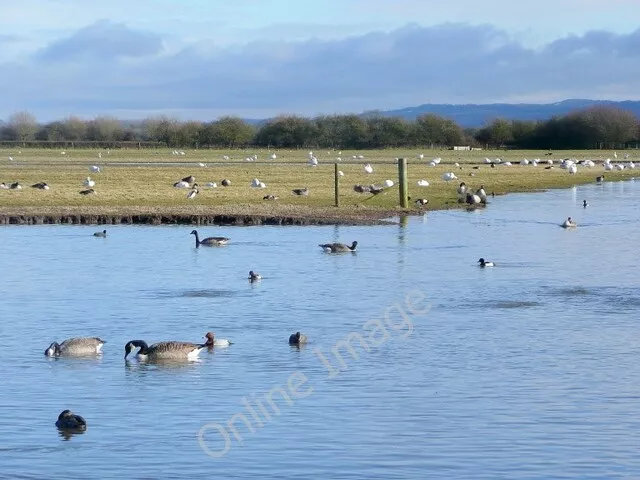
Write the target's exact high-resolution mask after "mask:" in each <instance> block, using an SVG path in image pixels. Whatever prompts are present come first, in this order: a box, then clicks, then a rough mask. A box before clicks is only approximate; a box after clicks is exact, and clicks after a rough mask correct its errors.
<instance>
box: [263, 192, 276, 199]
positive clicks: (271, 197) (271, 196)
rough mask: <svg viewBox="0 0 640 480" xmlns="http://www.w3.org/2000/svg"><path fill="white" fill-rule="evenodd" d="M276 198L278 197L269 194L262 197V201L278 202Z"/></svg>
mask: <svg viewBox="0 0 640 480" xmlns="http://www.w3.org/2000/svg"><path fill="white" fill-rule="evenodd" d="M278 198H279V197H278V196H277V195H273V194H271V193H270V194H269V195H265V196H264V197H262V199H263V200H278Z"/></svg>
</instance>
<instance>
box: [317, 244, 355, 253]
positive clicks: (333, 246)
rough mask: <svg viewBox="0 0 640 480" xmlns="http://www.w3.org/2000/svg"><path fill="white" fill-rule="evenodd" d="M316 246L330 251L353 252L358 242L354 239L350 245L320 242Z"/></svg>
mask: <svg viewBox="0 0 640 480" xmlns="http://www.w3.org/2000/svg"><path fill="white" fill-rule="evenodd" d="M318 246H319V247H322V248H323V249H324V250H326V251H327V252H330V253H341V252H355V250H356V247H357V246H358V242H356V241H354V242H353V243H352V244H351V246H349V245H345V244H344V243H321V244H320V245H318Z"/></svg>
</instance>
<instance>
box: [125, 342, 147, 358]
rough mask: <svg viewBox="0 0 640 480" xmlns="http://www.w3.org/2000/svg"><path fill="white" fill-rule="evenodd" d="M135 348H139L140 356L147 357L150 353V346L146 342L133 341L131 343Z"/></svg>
mask: <svg viewBox="0 0 640 480" xmlns="http://www.w3.org/2000/svg"><path fill="white" fill-rule="evenodd" d="M129 343H130V344H131V345H133V346H134V347H139V348H140V351H139V352H138V353H139V354H140V355H146V354H147V352H148V351H149V345H147V342H145V341H144V340H131V341H130V342H129Z"/></svg>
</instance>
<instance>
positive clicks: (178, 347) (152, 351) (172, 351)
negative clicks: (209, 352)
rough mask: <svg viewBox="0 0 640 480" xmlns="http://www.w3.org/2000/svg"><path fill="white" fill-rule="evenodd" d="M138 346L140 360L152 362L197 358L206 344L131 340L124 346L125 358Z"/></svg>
mask: <svg viewBox="0 0 640 480" xmlns="http://www.w3.org/2000/svg"><path fill="white" fill-rule="evenodd" d="M136 348H139V349H140V350H138V353H137V354H136V356H137V357H138V359H139V360H148V361H151V362H156V361H162V360H196V359H197V358H198V355H199V354H200V351H201V350H202V349H204V348H205V345H202V344H197V343H190V342H175V341H172V342H158V343H154V344H153V345H151V346H149V345H147V342H145V341H144V340H131V341H130V342H129V343H127V344H126V345H125V347H124V358H125V359H126V358H127V356H128V355H129V354H130V353H131V352H132V351H133V350H135V349H136Z"/></svg>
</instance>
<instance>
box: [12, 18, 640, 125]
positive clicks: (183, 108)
mask: <svg viewBox="0 0 640 480" xmlns="http://www.w3.org/2000/svg"><path fill="white" fill-rule="evenodd" d="M87 28H89V27H87ZM87 28H85V29H81V30H79V31H78V32H76V33H75V34H73V35H71V36H68V37H65V38H63V39H60V40H56V41H54V42H52V43H51V44H50V45H49V46H48V47H46V49H45V50H44V53H45V55H44V57H45V58H48V59H50V60H52V59H55V60H56V62H43V61H42V60H41V58H42V57H43V53H42V52H41V53H39V54H37V55H35V56H34V57H32V58H31V59H30V60H29V61H27V62H24V63H22V64H16V63H14V64H12V65H5V66H4V67H3V70H4V71H7V70H8V69H9V71H12V72H14V73H13V75H10V76H3V77H0V88H2V91H3V92H4V93H5V98H6V99H7V101H6V102H3V107H4V109H5V110H4V111H0V117H2V116H4V117H6V116H8V115H9V114H10V113H11V112H12V111H15V110H28V111H31V112H32V113H34V114H35V115H36V116H37V117H38V118H39V119H41V120H42V119H45V120H48V119H53V118H60V117H62V116H65V115H69V114H79V115H98V114H115V112H131V114H135V116H138V117H143V116H146V115H153V114H157V113H161V112H167V113H169V112H171V113H174V114H178V115H179V116H180V117H182V118H185V119H186V118H200V119H210V118H212V117H215V116H218V115H221V114H239V115H242V116H247V117H254V118H256V117H257V118H260V117H265V116H269V115H273V114H277V113H280V112H287V113H299V114H303V115H315V114H318V113H334V112H347V111H353V112H360V111H364V110H371V109H389V108H398V107H404V106H411V105H417V104H422V103H471V102H473V103H484V102H494V101H511V102H514V101H520V100H522V101H526V100H527V99H537V100H538V101H541V102H544V101H557V100H561V99H563V98H570V97H573V98H575V97H581V98H610V99H619V98H621V97H627V98H638V95H639V93H638V92H637V88H636V85H637V78H638V76H639V75H640V61H638V60H639V59H640V48H639V47H640V30H637V31H635V32H633V33H631V34H614V33H611V32H588V33H587V34H585V35H580V36H576V35H574V36H566V37H563V38H559V39H557V40H555V41H553V42H550V43H548V44H546V45H545V46H544V47H543V48H540V49H532V48H527V47H526V46H523V45H522V44H521V43H519V42H517V41H515V40H513V39H512V38H511V37H510V36H509V35H508V34H507V33H506V32H504V31H503V30H500V29H498V28H495V27H492V26H489V25H479V26H469V25H459V24H443V25H438V26H433V27H420V26H417V25H408V26H406V27H403V28H399V29H396V30H393V31H391V32H370V33H367V34H364V35H354V36H350V37H347V38H341V39H333V40H321V39H314V40H307V41H298V42H285V41H277V40H272V41H256V42H251V43H247V44H244V45H235V46H230V47H219V46H216V44H215V43H208V44H202V43H199V44H193V45H189V46H188V47H186V48H183V49H181V50H179V51H177V52H168V51H162V50H161V45H162V40H163V39H161V38H160V37H158V36H154V35H150V34H148V33H145V32H138V31H136V30H134V29H130V28H127V27H125V26H124V25H117V24H113V23H105V24H103V25H101V26H100V27H99V28H97V27H96V26H95V25H94V26H93V27H91V28H89V30H87ZM89 32H90V34H89ZM114 32H116V33H118V35H117V38H118V42H116V44H115V45H114V44H111V43H110V42H109V39H111V38H112V37H113V36H114ZM141 39H143V40H144V41H142V43H141ZM145 42H147V43H145ZM141 44H142V45H143V46H142V47H141V46H140V45H141ZM105 59H107V60H108V61H105ZM61 62H62V63H61Z"/></svg>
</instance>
